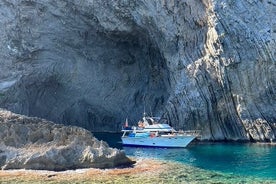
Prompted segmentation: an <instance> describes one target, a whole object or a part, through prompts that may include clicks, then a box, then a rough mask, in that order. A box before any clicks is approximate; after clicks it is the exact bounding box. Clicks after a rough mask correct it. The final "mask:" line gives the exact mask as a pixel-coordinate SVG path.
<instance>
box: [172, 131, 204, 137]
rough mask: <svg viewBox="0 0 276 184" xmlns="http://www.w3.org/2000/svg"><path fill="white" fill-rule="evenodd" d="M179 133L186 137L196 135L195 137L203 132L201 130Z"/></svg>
mask: <svg viewBox="0 0 276 184" xmlns="http://www.w3.org/2000/svg"><path fill="white" fill-rule="evenodd" d="M177 133H179V134H184V135H194V136H197V137H198V136H200V133H201V131H200V130H185V131H184V130H179V131H178V132H177Z"/></svg>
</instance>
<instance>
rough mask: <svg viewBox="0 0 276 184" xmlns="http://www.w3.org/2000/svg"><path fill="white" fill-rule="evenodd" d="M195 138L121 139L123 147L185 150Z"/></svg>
mask: <svg viewBox="0 0 276 184" xmlns="http://www.w3.org/2000/svg"><path fill="white" fill-rule="evenodd" d="M194 139H195V136H185V135H183V136H164V137H163V136H160V137H122V144H123V145H124V146H144V147H164V148H185V147H186V146H187V145H188V144H189V143H190V142H191V141H193V140H194Z"/></svg>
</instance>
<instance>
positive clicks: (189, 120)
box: [0, 0, 276, 141]
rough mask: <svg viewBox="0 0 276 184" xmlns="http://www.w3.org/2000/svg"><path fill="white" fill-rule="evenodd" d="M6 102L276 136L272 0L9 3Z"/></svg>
mask: <svg viewBox="0 0 276 184" xmlns="http://www.w3.org/2000/svg"><path fill="white" fill-rule="evenodd" d="M0 12H1V14H0V22H1V24H2V25H3V26H2V27H1V28H0V31H1V33H2V34H1V36H0V40H1V44H0V48H1V53H0V63H1V67H0V71H1V72H0V106H1V107H3V108H7V109H9V110H12V111H14V112H17V113H21V114H26V115H31V116H39V117H43V118H46V119H50V120H53V121H56V122H63V123H65V124H72V125H78V126H82V127H85V128H88V129H90V130H92V131H114V130H117V131H118V130H119V129H120V127H121V122H122V121H123V120H124V119H125V118H126V117H128V118H129V119H130V120H131V121H132V122H131V123H135V121H136V120H138V118H139V117H140V116H141V113H142V112H143V109H144V106H146V110H147V111H148V112H153V113H154V114H156V115H160V116H164V117H166V118H168V119H169V120H170V122H171V123H172V125H173V126H175V127H176V128H177V129H178V128H180V129H200V130H201V131H202V135H203V136H202V137H203V139H210V140H251V139H252V140H262V141H265V140H270V139H274V138H275V133H276V132H275V131H276V130H275V128H276V124H275V123H276V115H275V114H276V113H275V111H276V103H275V99H276V97H275V93H276V91H275V86H276V84H275V81H276V80H275V79H276V74H275V73H276V72H275V71H276V69H275V57H276V56H275V48H276V41H275V40H276V21H275V19H274V17H275V15H276V3H275V2H274V1H272V0H263V1H257V0H244V1H232V0H222V1H217V0H213V1H212V0H199V1H193V0H184V1H180V0H157V1H146V0H130V1H123V0H118V1H115V0H103V1H100V0H82V1H79V0H72V1H66V0H60V1H54V0H45V1H36V0H13V1H6V0H3V1H1V3H0Z"/></svg>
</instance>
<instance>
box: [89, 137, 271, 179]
mask: <svg viewBox="0 0 276 184" xmlns="http://www.w3.org/2000/svg"><path fill="white" fill-rule="evenodd" d="M94 135H95V136H96V137H97V138H98V139H100V140H104V141H106V142H107V143H108V144H109V145H110V146H111V147H116V148H119V149H123V150H124V151H125V153H126V155H128V156H132V157H136V158H153V159H160V160H165V161H174V162H178V163H181V164H183V165H186V166H187V165H188V166H192V167H194V168H199V169H202V170H205V171H206V172H210V171H211V172H217V173H221V174H226V175H231V176H232V177H233V176H234V177H235V176H237V177H239V178H246V177H250V178H252V179H253V181H254V179H255V178H256V179H258V181H270V182H271V181H272V182H273V183H274V182H275V183H276V145H270V144H260V143H233V142H231V143H229V142H223V143H222V142H220V143H196V142H195V143H192V144H190V145H189V146H188V147H186V148H177V149H176V148H174V149H172V148H168V149H166V148H143V147H123V146H122V144H121V140H120V136H121V135H120V134H114V133H94ZM256 181H257V180H256Z"/></svg>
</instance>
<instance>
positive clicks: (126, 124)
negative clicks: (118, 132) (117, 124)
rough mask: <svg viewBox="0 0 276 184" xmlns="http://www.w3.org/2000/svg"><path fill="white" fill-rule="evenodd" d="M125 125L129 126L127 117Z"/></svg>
mask: <svg viewBox="0 0 276 184" xmlns="http://www.w3.org/2000/svg"><path fill="white" fill-rule="evenodd" d="M125 127H128V120H127V118H126V122H125Z"/></svg>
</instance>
